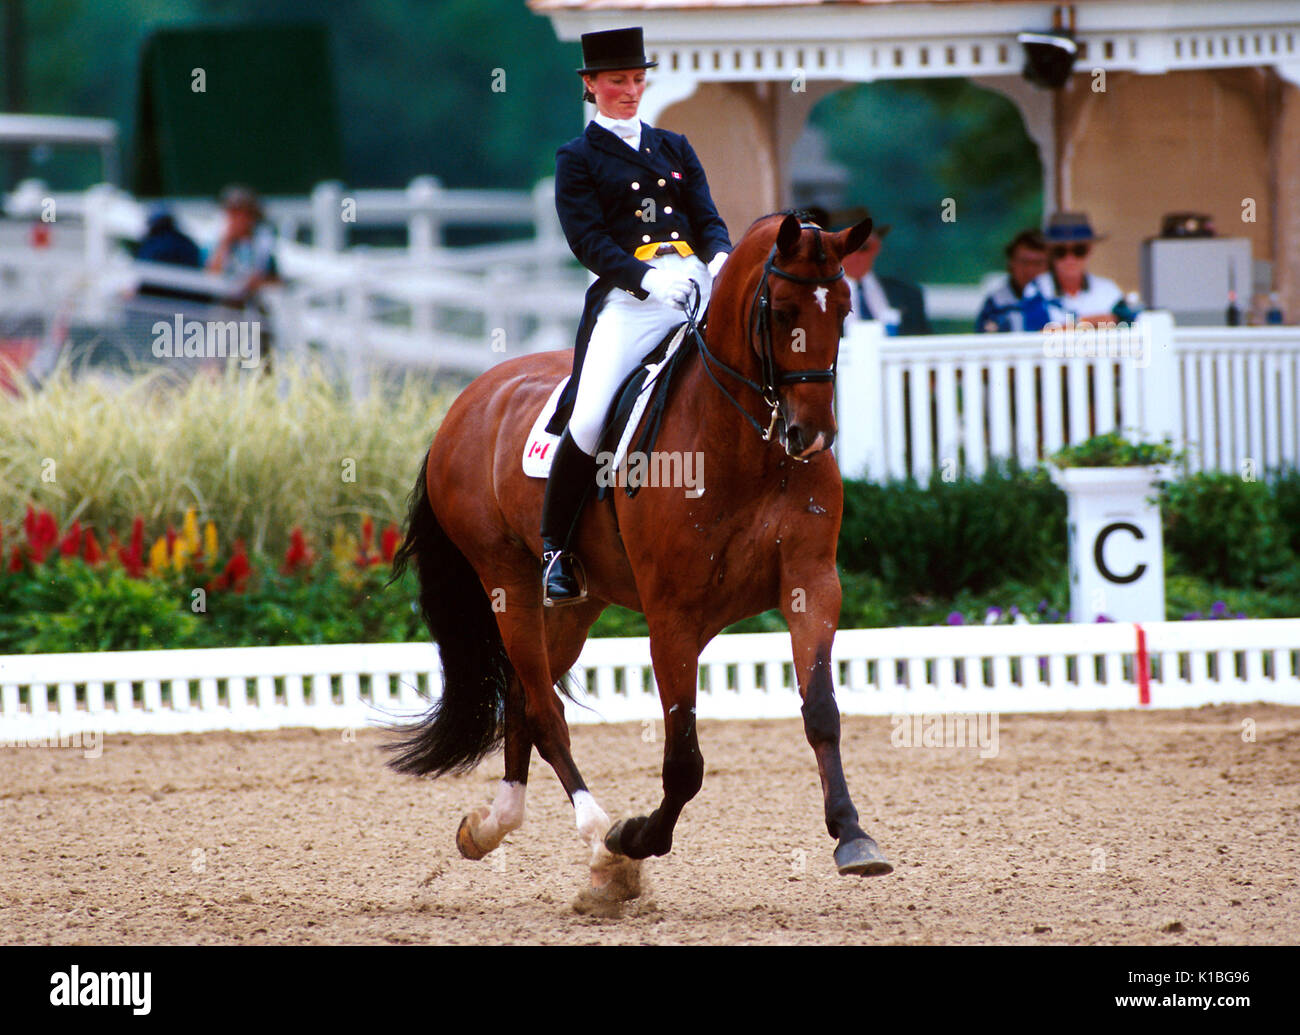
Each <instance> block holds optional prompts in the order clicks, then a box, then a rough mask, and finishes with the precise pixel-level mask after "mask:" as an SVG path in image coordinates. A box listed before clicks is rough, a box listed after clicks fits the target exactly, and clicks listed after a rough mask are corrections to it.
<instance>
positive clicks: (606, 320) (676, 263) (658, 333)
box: [569, 252, 713, 456]
mask: <svg viewBox="0 0 1300 1035" xmlns="http://www.w3.org/2000/svg"><path fill="white" fill-rule="evenodd" d="M650 265H651V266H654V267H655V268H657V269H667V270H671V271H672V272H673V273H679V274H681V275H683V276H686V277H690V278H691V279H692V280H693V281H695V282H696V283H697V284H699V285H700V310H699V314H698V317H697V318H698V319H703V318H704V309H705V306H707V305H708V302H709V291H710V289H711V288H712V286H713V280H712V278H711V277H710V276H709V270H708V267H707V266H705V265H704V263H703V261H701V259H700V258H699V257H698V256H696V255H686V256H682V255H678V254H677V253H676V252H671V253H669V254H668V255H660V256H657V257H656V258H654V259H651V260H650ZM685 319H686V314H685V313H683V312H682V311H681V310H680V309H674V308H673V307H672V306H667V305H663V304H661V303H659V302H656V301H655V300H654V299H653V298H647V299H645V300H644V301H642V300H640V299H637V298H635V297H634V296H632V295H630V294H628V293H627V292H626V291H624V290H622V289H621V288H614V290H612V291H611V292H610V293H609V294H608V295H606V296H605V302H604V304H603V305H602V306H601V308H600V312H599V314H598V315H597V317H596V324H595V326H594V327H593V328H592V330H591V341H590V342H589V343H588V345H587V354H586V356H585V357H583V360H582V373H581V374H580V375H579V378H578V394H577V396H576V398H575V399H574V402H573V413H572V415H570V417H569V434H570V435H572V436H573V441H574V443H575V444H576V445H577V446H578V448H579V449H581V450H582V451H583V452H584V453H586V454H587V455H588V456H595V455H596V450H597V448H598V447H599V445H600V433H601V431H602V430H603V429H604V424H605V415H606V414H607V413H608V412H609V404H610V403H611V402H613V401H614V393H615V392H616V391H618V386H619V385H620V384H622V383H623V379H624V378H625V377H627V375H628V374H630V373H631V372H632V371H633V370H635V369H636V366H637V364H638V363H639V362H640V361H641V360H642V358H644V356H645V354H646V353H647V352H649V351H650V350H651V349H652V348H654V347H655V346H656V345H657V344H659V342H660V341H661V340H662V339H663V336H664V335H665V334H667V333H668V332H669V331H670V330H671V329H672V328H673V327H675V326H677V324H679V323H682V322H683V321H684V320H685Z"/></svg>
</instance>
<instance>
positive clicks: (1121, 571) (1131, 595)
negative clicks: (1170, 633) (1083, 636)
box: [1050, 466, 1169, 622]
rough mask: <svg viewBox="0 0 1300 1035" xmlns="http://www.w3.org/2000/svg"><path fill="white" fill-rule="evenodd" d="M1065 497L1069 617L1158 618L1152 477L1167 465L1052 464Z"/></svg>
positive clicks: (1158, 550) (1160, 597) (1160, 601)
mask: <svg viewBox="0 0 1300 1035" xmlns="http://www.w3.org/2000/svg"><path fill="white" fill-rule="evenodd" d="M1050 471H1051V475H1052V480H1053V481H1054V482H1056V484H1057V485H1059V486H1060V487H1061V488H1062V489H1063V490H1064V491H1065V495H1066V497H1067V499H1068V500H1069V507H1070V510H1069V529H1070V546H1069V550H1070V618H1071V620H1072V621H1075V622H1095V621H1096V620H1097V618H1098V616H1099V615H1104V616H1105V617H1107V618H1109V619H1111V620H1112V621H1115V622H1162V621H1164V618H1165V564H1164V537H1163V535H1162V534H1161V529H1160V507H1159V506H1158V505H1157V504H1155V503H1150V502H1148V500H1150V499H1154V498H1155V496H1156V488H1155V486H1156V482H1158V481H1160V480H1162V479H1164V478H1167V477H1168V475H1169V469H1168V468H1167V467H1163V466H1150V467H1064V468H1058V467H1051V468H1050Z"/></svg>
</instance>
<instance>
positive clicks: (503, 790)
mask: <svg viewBox="0 0 1300 1035" xmlns="http://www.w3.org/2000/svg"><path fill="white" fill-rule="evenodd" d="M524 713H525V709H524V685H523V682H522V681H521V680H520V678H519V675H518V673H516V674H514V675H512V676H511V679H510V685H509V687H508V688H507V690H506V701H505V734H506V735H505V756H506V771H505V776H504V777H503V778H502V780H501V783H500V785H498V787H497V793H496V797H495V798H493V799H492V804H491V805H481V806H479V807H478V808H477V809H475V810H474V811H473V812H471V813H469V815H467V816H465V818H464V819H462V820H461V821H460V828H459V829H458V830H457V831H456V847H457V848H459V849H460V854H461V855H463V856H464V857H465V858H466V859H482V858H483V857H484V856H485V855H487V854H488V853H489V852H491V851H492V850H493V849H495V848H496V847H497V846H498V845H499V844H500V843H501V842H502V840H503V839H504V838H505V836H506V835H507V834H508V833H510V831H512V830H517V829H518V828H519V827H520V826H522V825H523V822H524V791H525V789H526V787H527V784H528V764H529V761H530V760H531V758H532V754H533V741H532V738H531V736H530V735H529V732H528V723H527V720H526V718H525V714H524Z"/></svg>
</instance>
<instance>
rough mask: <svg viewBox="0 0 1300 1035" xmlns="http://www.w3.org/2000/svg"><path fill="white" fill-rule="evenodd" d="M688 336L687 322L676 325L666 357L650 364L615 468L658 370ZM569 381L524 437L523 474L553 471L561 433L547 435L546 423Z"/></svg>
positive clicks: (545, 474) (542, 475)
mask: <svg viewBox="0 0 1300 1035" xmlns="http://www.w3.org/2000/svg"><path fill="white" fill-rule="evenodd" d="M685 337H686V325H685V324H682V325H681V326H680V327H678V328H677V333H676V334H674V335H673V339H672V341H670V342H669V343H668V351H667V352H665V353H664V358H663V359H661V360H660V361H659V362H658V363H647V364H646V365H645V368H646V370H648V371H649V373H648V374H646V379H645V383H644V384H642V386H641V391H640V392H639V393H638V394H637V397H636V402H635V403H634V404H633V406H632V412H631V413H630V414H629V415H628V418H627V424H625V425H624V427H623V433H622V435H621V436H620V438H619V440H618V450H617V452H616V453H615V454H614V463H613V466H614V467H618V465H619V464H621V463H622V462H623V457H624V456H625V455H626V454H627V449H628V446H629V445H630V444H631V442H632V436H633V435H634V434H635V433H636V429H637V425H639V424H640V423H641V417H642V416H643V415H644V413H645V408H646V406H647V405H649V402H650V391H651V389H653V388H654V386H655V383H656V382H657V380H658V377H659V371H660V370H662V369H663V367H664V364H666V363H667V362H668V360H670V359H671V358H672V356H673V353H674V352H676V351H677V350H678V349H679V348H680V347H681V344H682V339H684V338H685ZM568 383H569V379H568V378H567V377H566V378H565V379H564V380H563V381H561V382H560V383H559V384H558V385H556V386H555V391H553V392H552V393H551V397H550V398H549V399H547V400H546V405H545V406H543V407H542V412H541V413H540V414H538V416H537V420H535V421H534V422H533V428H532V430H531V431H530V432H529V433H528V438H527V439H525V440H524V457H523V463H524V474H526V475H527V476H528V477H529V478H546V477H548V476H549V475H550V473H551V460H552V458H554V456H555V447H556V446H557V445H558V444H559V441H560V437H559V436H558V435H551V434H548V433H547V431H546V425H547V423H548V422H549V421H550V419H551V417H552V415H553V414H554V413H555V407H556V405H557V404H558V403H559V401H560V393H561V392H562V391H564V386H565V385H566V384H568Z"/></svg>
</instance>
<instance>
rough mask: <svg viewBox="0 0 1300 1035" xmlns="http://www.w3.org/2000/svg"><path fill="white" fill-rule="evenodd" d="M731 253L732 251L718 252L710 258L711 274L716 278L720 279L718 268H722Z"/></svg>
mask: <svg viewBox="0 0 1300 1035" xmlns="http://www.w3.org/2000/svg"><path fill="white" fill-rule="evenodd" d="M730 254H731V252H718V254H717V255H715V256H714V257H713V258H712V259H710V260H709V276H710V277H712V278H713V279H714V280H717V279H718V270H720V269H722V264H723V263H724V262H726V261H727V256H728V255H730Z"/></svg>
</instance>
